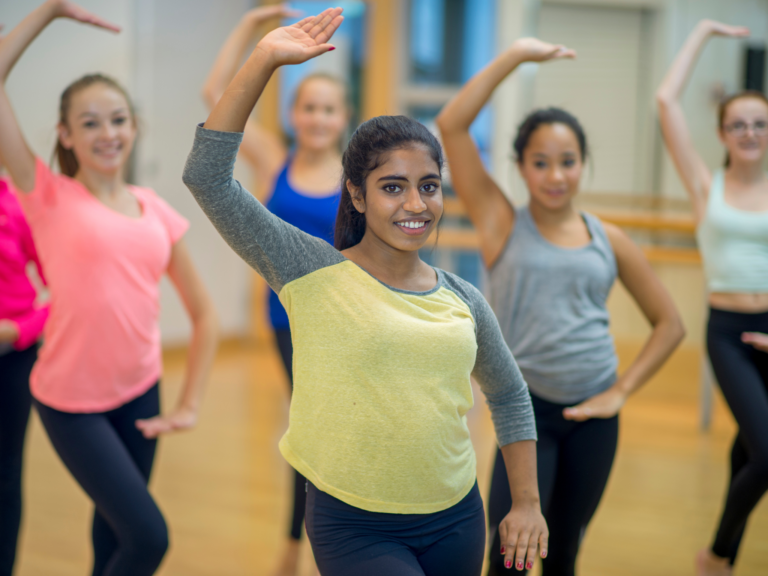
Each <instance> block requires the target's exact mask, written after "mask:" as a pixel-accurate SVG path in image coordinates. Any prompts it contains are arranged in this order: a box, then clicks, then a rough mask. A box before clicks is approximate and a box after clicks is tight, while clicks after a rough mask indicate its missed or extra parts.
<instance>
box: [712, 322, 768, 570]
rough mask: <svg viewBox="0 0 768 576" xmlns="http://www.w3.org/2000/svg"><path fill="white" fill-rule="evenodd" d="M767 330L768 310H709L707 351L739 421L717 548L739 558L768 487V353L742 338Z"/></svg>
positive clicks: (716, 539)
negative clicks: (746, 530)
mask: <svg viewBox="0 0 768 576" xmlns="http://www.w3.org/2000/svg"><path fill="white" fill-rule="evenodd" d="M742 332H766V333H768V312H764V313H762V314H741V313H739V312H727V311H724V310H715V309H712V310H710V315H709V324H708V326H707V351H708V352H709V359H710V361H711V362H712V369H713V371H714V373H715V377H716V378H717V382H718V384H719V385H720V390H722V392H723V396H724V397H725V401H726V402H727V403H728V407H729V408H730V409H731V412H732V413H733V417H734V419H735V420H736V423H737V424H738V425H739V433H738V435H737V436H736V439H735V440H734V442H733V448H732V449H731V479H730V484H729V486H728V492H727V494H726V498H725V506H724V509H723V514H722V517H721V518H720V525H719V526H718V529H717V535H716V536H715V540H714V543H713V544H712V551H713V552H714V553H715V554H717V555H718V556H721V557H723V558H729V560H730V562H731V564H733V563H734V562H735V561H736V555H737V553H738V551H739V544H740V543H741V537H742V535H743V534H744V528H745V526H746V524H747V519H748V518H749V515H750V514H751V513H752V510H754V509H755V506H757V503H758V502H760V499H761V498H762V497H763V494H765V492H766V490H768V354H766V353H765V352H761V351H759V350H756V349H755V348H753V347H752V346H750V345H749V344H744V343H743V342H742V341H741V334H742Z"/></svg>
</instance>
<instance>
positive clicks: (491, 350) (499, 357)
mask: <svg viewBox="0 0 768 576" xmlns="http://www.w3.org/2000/svg"><path fill="white" fill-rule="evenodd" d="M443 274H444V278H445V281H446V284H447V285H449V286H450V287H451V288H452V289H453V290H454V291H455V292H456V293H457V294H458V295H459V297H461V298H462V300H464V301H465V302H466V303H467V305H468V306H469V308H470V310H471V312H472V316H473V318H474V320H475V333H476V334H477V358H476V360H475V368H474V370H473V371H472V377H473V378H474V379H475V380H476V381H477V383H478V384H480V388H481V389H482V391H483V394H484V395H485V399H486V402H487V403H488V407H489V408H490V409H491V419H492V420H493V426H494V428H495V429H496V438H497V440H498V443H499V446H506V445H507V444H512V443H513V442H520V441H521V440H536V422H535V420H534V416H533V406H532V404H531V396H530V394H529V393H528V385H527V384H526V383H525V380H524V379H523V375H522V373H521V372H520V368H518V366H517V362H515V359H514V357H513V356H512V352H510V351H509V347H508V346H507V343H506V342H505V341H504V337H503V336H502V334H501V328H500V327H499V322H498V320H497V319H496V315H495V314H494V313H493V310H492V309H491V307H490V305H489V304H488V302H487V301H486V300H485V298H484V297H483V295H482V294H481V293H480V291H479V290H477V289H476V288H475V287H474V286H472V285H471V284H469V283H468V282H465V281H464V280H461V279H460V278H458V277H456V276H454V275H453V274H448V273H445V272H443Z"/></svg>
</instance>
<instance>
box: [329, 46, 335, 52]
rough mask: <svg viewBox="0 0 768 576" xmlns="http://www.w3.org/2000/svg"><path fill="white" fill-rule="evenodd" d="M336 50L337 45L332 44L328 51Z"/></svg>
mask: <svg viewBox="0 0 768 576" xmlns="http://www.w3.org/2000/svg"><path fill="white" fill-rule="evenodd" d="M334 50H336V46H331V47H330V48H328V52H333V51H334Z"/></svg>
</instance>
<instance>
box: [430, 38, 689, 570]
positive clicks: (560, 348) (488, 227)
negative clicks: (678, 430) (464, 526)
mask: <svg viewBox="0 0 768 576" xmlns="http://www.w3.org/2000/svg"><path fill="white" fill-rule="evenodd" d="M574 55H575V54H574V53H573V51H571V50H568V49H566V48H565V47H563V46H556V45H552V44H547V43H545V42H541V41H539V40H536V39H534V38H525V39H520V40H518V41H516V42H515V43H514V44H513V45H512V46H511V47H510V48H509V49H507V50H506V51H505V52H504V53H502V54H501V55H500V56H499V57H497V58H496V59H495V60H494V61H493V62H492V63H491V64H490V65H489V66H487V67H486V68H485V69H484V70H483V71H481V72H480V73H479V74H477V75H476V76H475V77H474V78H472V79H471V80H470V81H469V82H468V83H467V84H466V85H465V86H464V87H463V88H462V90H461V91H460V92H459V94H458V95H457V96H456V97H455V98H454V99H453V100H452V101H451V102H449V103H448V104H447V105H446V107H445V108H444V109H443V111H442V112H441V113H440V115H439V116H438V118H437V124H438V127H439V128H440V131H441V133H442V136H443V142H444V145H445V150H446V153H447V156H448V160H449V164H450V170H451V176H452V180H453V186H454V188H455V190H456V193H457V195H458V196H459V197H460V198H461V199H462V201H463V203H464V205H465V207H466V210H467V214H468V216H469V218H470V220H471V221H472V223H473V224H474V226H475V229H476V230H477V234H478V236H479V238H480V250H481V253H482V256H483V260H484V261H485V264H486V266H487V267H488V275H489V300H490V303H491V305H492V307H493V309H494V311H495V313H496V315H497V317H498V319H499V323H500V325H501V328H502V331H503V333H504V337H505V340H506V342H507V345H508V346H509V347H510V349H511V350H512V353H513V354H514V356H515V358H516V360H517V362H518V365H519V366H520V369H521V371H522V373H523V376H524V377H525V379H526V382H527V383H528V386H529V389H530V391H531V397H532V401H533V406H534V411H535V414H536V427H537V432H538V437H539V440H538V444H537V458H538V486H539V493H540V498H541V504H542V510H543V511H544V515H545V518H546V519H547V523H548V525H549V531H550V538H549V542H550V546H549V555H548V557H547V558H546V559H544V561H543V571H542V575H543V576H554V575H557V576H564V575H566V576H567V575H572V574H575V565H576V557H577V554H578V550H579V545H580V542H581V538H582V535H583V532H584V529H585V528H586V526H587V524H588V523H589V521H590V519H591V518H592V515H593V514H594V512H595V510H596V508H597V505H598V503H599V501H600V498H601V496H602V493H603V490H604V488H605V485H606V482H607V481H608V476H609V473H610V470H611V466H612V464H613V458H614V455H615V451H616V443H617V438H618V412H619V410H620V408H621V406H622V405H623V404H624V402H625V401H626V399H627V397H628V396H629V395H630V394H631V393H632V392H634V391H635V390H637V389H638V388H639V387H640V386H642V385H643V384H644V383H645V382H646V381H647V380H648V379H649V378H650V377H651V376H652V375H653V374H654V373H655V372H656V371H657V370H658V368H659V367H660V366H661V365H662V364H663V363H664V361H665V360H666V359H667V358H668V357H669V355H670V354H671V353H672V351H673V350H674V349H675V347H676V346H677V345H678V344H679V342H680V341H681V340H682V338H683V335H684V331H683V327H682V324H681V322H680V319H679V317H678V314H677V311H676V310H675V306H674V304H673V302H672V300H671V298H670V296H669V294H668V293H667V291H666V290H665V289H664V287H663V286H662V284H661V283H660V281H659V280H658V278H657V277H656V276H655V274H654V273H653V270H652V269H651V267H650V265H649V264H648V262H647V261H646V260H645V258H644V256H643V254H642V251H641V250H640V249H639V248H638V247H637V246H636V245H635V244H634V243H633V242H632V241H631V240H630V239H629V238H628V237H627V236H626V234H624V233H623V232H622V231H621V230H620V229H618V228H617V227H615V226H612V225H608V224H603V223H601V222H600V220H599V219H597V218H596V217H594V216H591V215H589V214H583V213H579V212H578V211H577V210H576V209H575V208H574V206H573V198H574V196H575V195H576V194H577V192H578V188H579V180H580V178H581V173H582V168H583V165H584V160H585V159H586V156H587V142H586V137H585V135H584V131H583V130H582V128H581V126H580V124H579V122H578V120H576V118H574V117H573V116H572V115H570V114H569V113H567V112H565V111H563V110H559V109H556V108H549V109H546V110H537V111H535V112H533V113H532V114H530V115H529V116H528V117H527V118H526V119H525V120H524V121H523V123H522V124H521V125H520V128H519V130H518V135H517V137H516V139H515V143H514V148H515V154H516V160H517V165H518V168H519V170H520V174H521V176H522V177H523V180H524V181H525V183H526V185H527V188H528V191H529V193H530V203H529V205H528V206H527V207H525V208H518V207H515V206H513V205H512V204H511V203H510V201H509V200H508V198H507V197H506V195H505V194H504V193H503V192H502V191H501V189H500V188H499V186H498V185H497V184H496V182H494V180H493V178H492V177H491V175H490V174H489V173H488V172H487V171H486V169H485V167H484V165H483V162H482V160H481V158H480V155H479V153H478V151H477V149H476V147H475V145H474V142H473V141H472V138H471V136H470V134H469V127H470V125H471V124H472V121H473V120H474V119H475V117H476V116H477V114H478V113H479V112H480V110H481V109H482V107H483V106H484V105H485V104H486V103H487V101H488V100H489V98H490V97H491V95H492V93H493V91H494V89H495V88H496V86H497V85H498V84H499V83H500V82H501V81H502V80H504V78H505V77H506V76H507V75H509V74H510V73H511V72H512V71H513V70H514V69H515V68H516V67H517V66H518V65H519V64H521V63H523V62H529V61H530V62H544V61H547V60H551V59H558V58H568V57H573V56H574ZM617 277H618V278H619V279H620V280H621V281H622V283H623V284H624V286H625V287H626V288H627V290H628V291H629V293H630V294H631V295H632V296H633V297H634V299H635V300H636V302H637V304H638V305H639V307H640V309H641V310H642V311H643V313H644V314H645V316H646V318H647V319H648V321H649V323H650V324H651V325H652V327H653V331H652V333H651V335H650V337H649V338H648V341H647V342H646V345H645V347H644V348H643V350H642V352H641V353H640V354H639V355H638V357H637V358H636V359H635V361H634V362H633V363H632V365H631V366H630V367H629V368H628V369H627V370H626V371H625V372H624V373H623V374H622V375H621V376H617V375H616V368H617V364H618V361H617V358H616V353H615V350H614V345H613V339H612V338H611V335H610V333H609V330H608V327H609V317H608V311H607V309H606V299H607V297H608V294H609V292H610V290H611V287H612V286H613V283H614V280H615V279H616V278H617ZM506 485H507V474H506V470H505V468H504V465H503V461H502V460H501V459H499V458H498V457H497V460H496V466H495V469H494V472H493V479H492V482H491V495H490V498H489V524H490V528H491V531H492V535H494V540H493V544H492V546H491V551H490V568H489V572H488V574H489V575H495V574H502V573H506V571H505V570H504V568H508V567H509V566H505V562H504V561H503V559H504V556H503V554H504V552H505V549H506V548H509V547H510V546H514V545H515V543H513V542H511V541H509V540H508V539H507V538H506V534H505V528H504V517H505V515H506V514H507V513H508V512H509V510H510V508H512V509H514V506H515V505H516V504H517V503H514V504H513V503H512V502H511V500H510V498H509V490H506V489H505V486H506ZM505 492H506V495H505ZM517 544H518V545H520V543H517ZM499 552H501V554H500V553H499ZM531 560H532V559H531ZM531 566H532V563H531V562H527V563H526V566H525V568H526V569H528V568H530V567H531ZM515 567H516V568H518V569H522V568H523V566H522V565H516V566H515Z"/></svg>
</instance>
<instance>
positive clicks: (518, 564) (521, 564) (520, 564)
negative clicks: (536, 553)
mask: <svg viewBox="0 0 768 576" xmlns="http://www.w3.org/2000/svg"><path fill="white" fill-rule="evenodd" d="M517 569H518V570H522V569H523V561H522V560H521V561H519V562H518V563H517Z"/></svg>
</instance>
